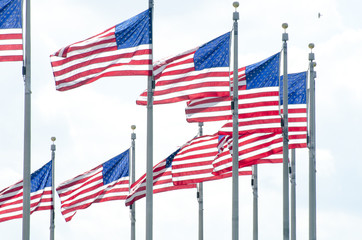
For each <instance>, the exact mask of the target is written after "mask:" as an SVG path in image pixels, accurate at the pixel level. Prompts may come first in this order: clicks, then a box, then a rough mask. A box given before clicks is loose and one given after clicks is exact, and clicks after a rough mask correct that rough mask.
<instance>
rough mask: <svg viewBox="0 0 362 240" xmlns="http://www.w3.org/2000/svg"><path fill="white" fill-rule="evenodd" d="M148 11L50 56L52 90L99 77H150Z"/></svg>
mask: <svg viewBox="0 0 362 240" xmlns="http://www.w3.org/2000/svg"><path fill="white" fill-rule="evenodd" d="M151 44H152V41H151V10H146V11H144V12H142V13H140V14H138V15H136V16H134V17H132V18H130V19H128V20H126V21H124V22H122V23H120V24H118V25H116V26H114V27H111V28H109V29H108V30H106V31H104V32H102V33H100V34H97V35H95V36H93V37H91V38H88V39H86V40H84V41H80V42H77V43H74V44H71V45H69V46H67V47H65V48H62V49H60V50H59V51H57V52H56V53H54V54H53V55H51V56H50V61H51V65H52V68H53V75H54V79H55V85H56V89H57V90H59V91H66V90H69V89H73V88H76V87H79V86H82V85H85V84H88V83H91V82H94V81H96V80H98V79H100V78H103V77H112V76H129V75H138V76H150V75H151V74H152V60H151V56H152V46H151Z"/></svg>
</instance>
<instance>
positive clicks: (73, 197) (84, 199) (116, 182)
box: [57, 150, 129, 222]
mask: <svg viewBox="0 0 362 240" xmlns="http://www.w3.org/2000/svg"><path fill="white" fill-rule="evenodd" d="M57 192H58V195H59V198H60V201H61V212H62V214H63V216H64V218H65V221H67V222H68V221H70V220H71V219H72V218H73V216H74V215H75V214H76V212H77V211H78V210H80V209H85V208H88V207H89V206H90V205H92V204H93V203H99V202H107V201H112V200H124V199H126V197H127V195H128V193H129V150H126V151H125V152H123V153H121V154H119V155H117V156H115V157H114V158H112V159H110V160H108V161H106V162H105V163H103V164H101V165H99V166H97V167H95V168H93V169H92V170H90V171H87V172H85V173H83V174H80V175H78V176H76V177H75V178H72V179H70V180H68V181H66V182H63V183H62V184H60V185H59V186H58V187H57Z"/></svg>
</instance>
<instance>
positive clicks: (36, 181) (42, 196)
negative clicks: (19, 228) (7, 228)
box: [0, 161, 53, 222]
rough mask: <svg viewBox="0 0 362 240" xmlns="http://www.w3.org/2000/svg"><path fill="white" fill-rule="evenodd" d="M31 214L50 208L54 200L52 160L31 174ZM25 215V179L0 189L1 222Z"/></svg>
mask: <svg viewBox="0 0 362 240" xmlns="http://www.w3.org/2000/svg"><path fill="white" fill-rule="evenodd" d="M30 179H31V180H30V214H32V213H33V212H35V211H42V210H50V209H52V208H53V201H52V161H50V162H48V163H47V164H45V165H44V166H43V167H41V168H40V169H38V170H37V171H35V172H34V173H32V174H31V176H30ZM22 217H23V181H20V182H18V183H16V184H14V185H12V186H10V187H7V188H5V189H3V190H2V191H0V222H4V221H8V220H12V219H17V218H22Z"/></svg>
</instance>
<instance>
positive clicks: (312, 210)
mask: <svg viewBox="0 0 362 240" xmlns="http://www.w3.org/2000/svg"><path fill="white" fill-rule="evenodd" d="M309 48H310V49H311V53H309V61H310V64H309V74H310V75H309V76H310V77H309V81H310V83H309V239H310V240H316V239H317V208H316V198H317V194H316V126H315V125H316V124H315V78H316V72H315V71H314V67H315V66H316V65H317V64H316V63H315V62H314V53H313V52H312V50H313V48H314V44H313V43H310V44H309Z"/></svg>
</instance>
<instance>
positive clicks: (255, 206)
mask: <svg viewBox="0 0 362 240" xmlns="http://www.w3.org/2000/svg"><path fill="white" fill-rule="evenodd" d="M252 170H253V175H252V179H251V186H252V188H253V240H258V165H257V164H255V165H253V167H252Z"/></svg>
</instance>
